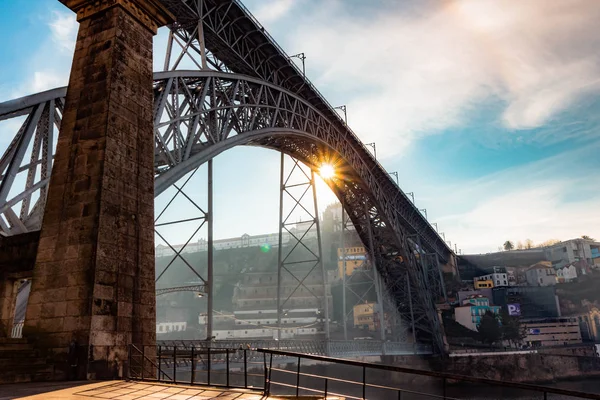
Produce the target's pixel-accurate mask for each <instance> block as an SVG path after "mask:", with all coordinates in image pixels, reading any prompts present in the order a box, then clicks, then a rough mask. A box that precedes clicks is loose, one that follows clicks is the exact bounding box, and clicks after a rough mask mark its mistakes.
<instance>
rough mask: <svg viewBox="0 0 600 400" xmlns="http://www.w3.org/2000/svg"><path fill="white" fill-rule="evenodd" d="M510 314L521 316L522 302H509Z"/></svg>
mask: <svg viewBox="0 0 600 400" xmlns="http://www.w3.org/2000/svg"><path fill="white" fill-rule="evenodd" d="M507 307H508V315H510V316H511V317H520V316H521V305H520V304H508V305H507Z"/></svg>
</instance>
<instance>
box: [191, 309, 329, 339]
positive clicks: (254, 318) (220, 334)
mask: <svg viewBox="0 0 600 400" xmlns="http://www.w3.org/2000/svg"><path fill="white" fill-rule="evenodd" d="M198 321H199V323H200V324H201V325H205V324H206V316H205V315H200V316H199V318H198ZM323 322H324V321H323V314H322V312H321V310H320V309H315V308H309V309H295V310H285V313H284V314H283V315H282V317H281V329H279V324H278V321H277V310H276V309H265V310H244V311H235V312H234V313H233V314H229V313H218V314H215V315H214V317H213V336H214V337H215V339H217V340H224V339H278V338H281V339H310V338H314V335H318V334H323ZM279 331H281V333H279Z"/></svg>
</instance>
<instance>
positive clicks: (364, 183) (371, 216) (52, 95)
mask: <svg viewBox="0 0 600 400" xmlns="http://www.w3.org/2000/svg"><path fill="white" fill-rule="evenodd" d="M154 78H155V80H154V125H155V143H156V146H155V192H156V193H155V194H156V195H159V194H160V193H162V192H163V191H164V190H165V189H166V188H168V187H169V186H170V185H172V184H174V183H175V182H176V181H177V180H178V179H179V178H181V177H182V176H184V175H185V174H186V173H187V172H189V171H191V170H193V169H195V168H196V167H198V166H199V165H201V164H202V163H204V162H205V161H207V160H209V159H211V158H213V157H215V156H216V155H218V154H220V153H221V152H223V151H226V150H227V149H229V148H231V147H234V146H237V145H256V146H262V147H266V148H271V149H275V150H278V151H281V152H283V153H286V154H288V155H290V156H292V157H294V158H296V159H298V160H300V161H302V162H304V163H305V164H307V165H308V166H310V167H311V168H313V169H315V168H317V167H318V166H319V165H320V164H321V163H323V162H329V163H333V164H335V165H336V170H337V177H336V178H334V179H330V180H327V183H328V185H329V186H330V187H331V189H332V190H333V191H334V193H335V194H336V196H337V197H338V198H339V199H340V200H341V201H342V202H343V204H344V206H345V209H346V211H347V213H348V215H349V217H350V218H351V220H352V222H353V223H354V225H355V227H356V230H357V233H358V234H359V236H360V237H361V239H362V240H363V242H364V243H365V244H367V246H366V247H368V248H369V247H371V248H370V250H371V251H372V253H373V254H374V256H375V257H376V260H377V266H378V269H379V270H380V273H381V276H382V277H383V279H384V281H385V282H386V286H387V287H388V289H389V290H390V292H391V293H392V294H393V295H394V296H395V297H396V299H397V303H398V308H399V310H400V312H401V314H402V313H405V315H406V313H408V308H409V303H411V302H412V304H411V305H410V307H411V308H412V307H413V305H414V308H415V309H414V312H415V315H419V319H420V320H421V321H422V322H421V324H419V328H420V331H422V332H423V333H425V334H430V335H431V336H433V337H434V338H435V339H439V338H438V337H436V335H435V332H436V331H439V327H437V326H435V325H436V324H437V323H438V319H437V316H436V315H435V310H434V308H433V301H432V299H431V293H429V291H428V289H427V272H424V271H423V269H424V267H423V266H422V265H421V264H420V261H417V260H416V259H415V257H414V254H413V251H412V250H415V243H414V242H412V244H409V242H411V240H410V238H409V237H408V236H409V234H411V233H414V231H416V230H417V227H418V225H419V223H421V222H422V216H421V215H420V214H419V212H418V210H417V209H416V208H415V207H414V206H412V205H411V207H408V208H406V207H405V208H404V209H401V207H402V206H403V205H404V206H405V205H406V204H411V203H410V202H409V200H408V198H407V197H406V196H405V195H404V193H403V192H402V191H401V190H399V188H398V187H397V185H396V184H395V183H394V182H393V180H392V179H391V178H390V176H389V175H388V174H387V172H385V170H384V169H383V167H381V165H379V163H378V162H377V161H376V160H375V159H374V158H373V157H372V156H371V154H370V153H369V151H368V150H367V149H366V148H365V146H364V145H363V144H362V142H360V140H359V139H358V138H357V137H356V136H355V135H353V134H349V133H348V131H346V130H342V129H339V127H338V125H337V124H334V123H332V121H331V120H330V119H329V118H327V117H326V116H325V115H324V114H323V113H322V112H320V111H319V110H318V109H317V108H315V107H314V106H313V105H311V104H310V103H309V102H308V101H306V100H304V99H303V98H301V97H299V96H298V95H296V94H294V93H292V92H290V91H287V90H286V89H283V88H281V87H279V86H276V85H274V84H271V83H269V82H265V81H262V80H260V79H257V78H253V77H249V76H245V75H240V74H233V73H228V72H219V71H212V70H205V71H180V70H176V71H168V72H159V73H155V76H154ZM65 94H66V89H63V90H61V89H57V90H54V91H49V92H44V93H40V94H38V95H34V96H28V97H26V98H23V99H18V100H15V101H12V102H9V103H4V104H0V120H2V119H7V118H11V117H14V116H19V115H27V119H26V121H25V123H24V124H23V126H22V127H21V129H20V130H19V132H18V133H17V135H16V137H15V140H13V143H11V146H9V149H8V150H7V152H6V153H5V155H4V156H3V157H2V159H0V169H2V171H1V172H2V173H3V174H4V175H3V179H2V183H1V185H0V195H2V196H4V198H3V199H1V198H0V200H3V201H4V200H7V198H6V195H7V194H8V191H7V190H6V186H10V185H11V184H12V181H11V177H12V178H14V174H16V173H17V172H18V171H24V170H29V171H31V169H32V168H33V167H35V166H36V165H37V164H40V163H41V164H42V165H46V166H48V165H51V164H50V163H51V156H52V153H53V151H54V149H52V148H51V147H52V146H51V145H49V143H50V144H51V143H52V135H51V134H50V138H48V137H47V136H48V132H49V131H50V132H51V131H52V127H53V125H57V126H58V125H59V124H60V114H62V104H63V101H62V98H63V97H64V95H65ZM55 107H56V109H57V110H55V109H54V108H55ZM34 132H35V133H34ZM43 135H46V136H44V137H42V136H43ZM34 136H35V139H34V146H36V143H37V146H38V150H37V152H38V153H39V147H40V146H41V148H42V149H43V150H45V152H44V151H42V155H41V158H40V159H39V160H37V159H36V160H34V159H33V158H32V159H31V161H30V162H29V164H25V165H22V161H23V155H24V153H25V150H24V149H23V148H22V146H24V145H25V146H26V145H27V144H28V143H29V142H30V141H31V139H32V138H33V137H34ZM19 156H20V160H19V159H18V157H19ZM36 157H37V156H36ZM44 157H45V158H44ZM34 175H35V174H34ZM7 177H8V179H7ZM48 178H49V175H48V171H46V175H44V174H42V176H41V177H40V180H39V182H35V179H33V178H32V180H31V182H30V181H29V178H28V183H27V185H28V187H27V188H26V190H25V191H24V192H22V193H20V194H19V195H17V196H15V197H14V198H13V199H12V200H9V201H4V204H2V202H3V201H0V213H2V212H7V210H9V209H10V207H12V206H13V205H15V204H16V203H17V202H18V201H19V199H24V198H27V199H30V198H31V197H30V196H31V193H32V192H33V191H34V190H40V191H41V192H43V194H41V195H40V196H39V198H38V200H37V202H36V204H35V205H34V207H33V208H32V210H31V212H28V213H25V214H24V213H23V211H22V210H21V218H22V219H23V221H22V223H21V225H22V228H28V229H29V230H35V228H36V226H37V229H39V224H41V215H43V212H42V211H43V207H44V200H45V192H46V188H47V185H48V182H49V179H48ZM3 189H4V192H3ZM2 196H0V197H2ZM11 201H12V203H11ZM11 212H12V210H11ZM12 215H13V218H12V219H13V221H11V225H13V222H14V220H15V218H14V217H16V214H15V213H14V212H12ZM36 216H37V217H36ZM33 217H35V218H33ZM14 223H15V224H17V222H14ZM27 224H28V225H27ZM0 228H3V229H6V228H7V227H0ZM411 229H412V232H411ZM369 230H370V231H371V233H372V237H373V242H372V243H373V246H370V245H369V242H370V240H369ZM422 240H423V242H424V245H425V246H428V247H429V248H430V250H433V251H437V252H438V254H439V255H440V256H441V257H442V258H443V257H445V256H446V255H447V252H446V251H447V247H446V245H445V243H443V242H442V243H443V244H440V243H439V242H438V238H435V237H427V236H422ZM439 240H441V239H439ZM411 287H412V288H413V291H412V295H411V289H410V288H411ZM410 297H415V301H414V302H413V301H412V299H410ZM411 313H412V309H411ZM436 345H437V347H438V348H440V347H441V346H442V344H441V343H439V342H438V343H436Z"/></svg>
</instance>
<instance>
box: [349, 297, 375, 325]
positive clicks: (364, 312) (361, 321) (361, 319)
mask: <svg viewBox="0 0 600 400" xmlns="http://www.w3.org/2000/svg"><path fill="white" fill-rule="evenodd" d="M352 312H353V316H354V327H355V328H362V329H368V330H370V331H374V330H375V329H376V325H375V320H376V317H375V314H378V313H379V308H378V305H377V303H364V304H357V305H355V306H354V308H353V310H352Z"/></svg>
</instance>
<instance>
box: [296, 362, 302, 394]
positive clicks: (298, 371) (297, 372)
mask: <svg viewBox="0 0 600 400" xmlns="http://www.w3.org/2000/svg"><path fill="white" fill-rule="evenodd" d="M300 360H301V358H300V357H299V356H298V368H297V369H296V397H298V393H299V392H300Z"/></svg>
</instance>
